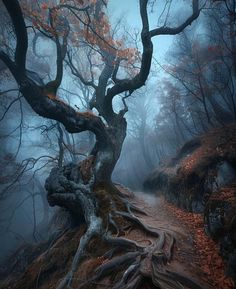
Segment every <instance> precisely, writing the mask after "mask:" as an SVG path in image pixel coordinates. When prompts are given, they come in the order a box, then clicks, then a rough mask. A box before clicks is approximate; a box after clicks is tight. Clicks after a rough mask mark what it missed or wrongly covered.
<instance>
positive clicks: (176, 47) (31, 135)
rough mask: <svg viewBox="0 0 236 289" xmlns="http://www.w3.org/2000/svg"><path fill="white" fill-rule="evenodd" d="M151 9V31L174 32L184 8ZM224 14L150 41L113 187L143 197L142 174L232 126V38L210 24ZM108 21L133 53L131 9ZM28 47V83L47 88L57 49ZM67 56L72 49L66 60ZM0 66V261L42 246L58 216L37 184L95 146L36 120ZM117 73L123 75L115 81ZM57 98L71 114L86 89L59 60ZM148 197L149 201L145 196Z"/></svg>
mask: <svg viewBox="0 0 236 289" xmlns="http://www.w3.org/2000/svg"><path fill="white" fill-rule="evenodd" d="M39 2H40V1H39ZM150 2H153V6H152V5H150V7H149V13H150V25H151V27H156V26H157V25H158V26H161V25H165V26H168V25H171V26H176V25H178V24H179V23H180V22H181V21H183V19H185V18H187V16H188V15H189V14H190V13H191V6H190V5H186V4H187V3H186V2H188V1H164V0H163V1H150ZM189 2H190V1H189ZM127 3H128V5H127ZM168 3H172V4H171V5H169V4H168ZM151 4H152V3H151ZM166 4H168V5H167V6H166ZM0 5H1V12H0V13H1V16H2V17H1V20H0V21H1V22H2V23H1V30H2V31H1V38H0V41H1V42H3V41H6V40H7V41H8V45H9V47H14V45H15V38H14V37H13V36H12V34H9V35H6V31H7V29H9V30H11V27H8V26H7V25H6V26H5V27H7V29H5V31H4V28H3V24H6V23H8V22H9V17H8V16H7V13H6V10H4V9H2V8H3V4H2V2H1V4H0ZM225 9H226V8H225V7H224V5H223V4H222V5H221V7H220V6H218V10H216V11H214V10H207V9H206V10H204V11H203V13H202V14H201V15H200V17H199V18H198V20H197V21H196V22H194V23H193V24H192V25H191V26H190V27H188V28H186V29H185V31H184V32H183V33H181V34H179V35H176V36H158V37H156V38H155V39H154V41H153V42H154V57H153V60H152V67H151V72H150V75H149V78H148V81H147V82H146V85H145V86H144V87H142V88H140V89H139V90H136V91H134V92H133V93H132V94H131V96H130V97H129V98H128V99H127V101H126V104H127V106H128V112H127V113H126V120H127V124H128V127H127V135H126V138H125V141H124V144H123V148H122V152H121V155H120V158H119V161H118V163H117V164H116V166H115V169H114V171H113V175H112V179H113V181H114V182H115V183H121V184H123V185H124V186H127V187H129V188H130V189H132V190H134V191H137V192H141V191H142V184H143V182H144V180H145V178H146V177H147V176H148V175H149V174H150V172H152V171H153V170H154V169H156V168H158V167H159V166H161V165H162V164H163V163H164V162H165V161H166V160H168V159H169V158H170V157H172V156H173V155H174V154H175V153H176V151H177V150H178V149H179V148H180V147H181V145H183V144H184V143H185V142H186V141H187V140H189V139H191V138H193V137H195V136H197V135H199V134H201V133H203V132H205V131H207V130H208V129H209V128H212V127H216V126H219V125H224V124H226V123H228V122H230V121H235V119H236V110H235V94H234V92H233V91H234V85H235V75H234V72H233V71H232V66H233V63H232V59H231V58H230V56H229V54H230V51H226V50H227V49H226V47H227V45H229V43H230V39H228V38H226V39H225V38H224V37H223V36H225V35H227V33H228V30H230V27H228V26H229V25H228V26H227V25H226V26H225V31H220V27H221V26H220V25H222V23H215V24H214V21H216V20H215V19H216V18H215V16H219V15H224V17H227V16H225ZM108 15H109V19H111V20H110V22H111V26H112V27H113V28H114V29H116V31H115V33H116V36H117V38H119V37H120V36H121V35H123V34H124V35H125V36H124V41H126V43H125V45H127V46H128V47H129V46H130V47H136V48H137V49H138V50H141V42H140V35H139V34H140V29H141V20H140V15H139V6H138V1H135V0H129V1H124V0H120V1H116V0H112V1H109V4H108ZM28 21H29V23H30V20H28ZM221 21H223V22H224V21H225V19H223V18H222V20H221ZM226 22H227V21H226ZM117 23H119V24H117ZM138 32H139V33H138ZM223 34H224V35H223ZM222 35H223V36H222ZM33 38H34V34H33V33H31V34H30V37H29V40H30V41H29V43H30V44H29V45H30V49H29V51H28V54H27V68H28V70H29V71H31V72H29V74H30V73H31V77H32V79H34V80H36V79H37V78H39V79H40V80H39V81H42V80H43V82H44V83H46V82H47V81H49V80H52V79H54V76H55V73H56V53H55V50H56V45H55V43H53V42H52V41H51V40H50V39H48V38H45V37H44V36H43V35H41V36H40V37H39V38H38V39H37V41H36V44H35V47H32V39H33ZM7 49H8V48H6V50H7ZM8 53H9V54H11V53H12V52H11V51H10V50H8ZM75 53H76V51H74V50H73V51H72V52H71V55H74V54H75ZM87 53H88V51H87V50H86V49H84V50H82V49H81V51H80V52H79V53H78V54H77V55H79V56H80V57H77V58H75V63H76V65H77V66H78V67H80V69H81V73H82V74H84V75H86V74H89V73H90V72H89V71H87V70H88V61H87V60H85V59H86V54H87ZM0 65H1V71H0V74H1V83H0V95H1V116H0V118H1V127H0V142H1V144H0V146H1V152H0V159H1V169H0V171H1V173H0V178H1V184H0V187H1V192H2V193H1V199H0V206H1V216H0V234H1V236H2V237H1V240H0V247H1V248H2V250H1V253H0V258H1V259H3V258H5V257H6V256H7V255H9V254H10V253H11V252H12V250H13V249H14V248H15V247H17V246H19V245H20V244H23V243H24V242H29V243H37V242H40V241H42V240H44V239H45V238H47V237H48V234H47V232H46V231H45V230H44V228H45V224H48V223H49V222H50V219H51V216H52V215H53V213H54V212H55V210H56V208H51V207H49V205H48V204H47V199H46V191H45V189H44V183H45V179H46V178H47V177H48V174H49V173H50V171H51V169H52V168H53V167H54V166H58V165H59V166H60V165H65V164H68V163H70V162H73V163H78V162H79V161H80V160H83V159H84V158H85V157H86V156H88V155H89V153H90V151H91V149H92V148H93V146H94V143H95V137H94V135H93V134H92V133H91V132H83V133H80V134H70V133H68V132H66V130H65V128H64V127H63V125H61V124H59V123H57V122H55V121H53V120H49V119H46V118H42V117H40V116H38V115H37V114H36V113H35V112H34V111H33V110H32V108H31V107H30V106H29V104H28V103H27V102H26V101H25V99H24V98H23V97H22V96H21V94H20V93H19V91H18V87H17V85H16V83H15V81H14V80H13V78H12V75H11V73H10V72H9V71H8V69H7V68H6V66H5V65H3V63H1V62H0ZM99 65H100V63H98V64H97V66H96V67H95V68H93V69H94V74H95V75H96V73H97V72H98V71H100V70H101V68H100V66H99ZM229 67H230V68H229ZM197 69H198V70H197ZM33 72H34V73H33ZM35 73H36V74H35ZM124 73H125V72H124V71H121V72H120V76H123V74H124ZM8 90H9V91H8ZM57 94H58V97H59V98H60V99H62V100H63V101H65V102H67V103H69V104H70V105H71V106H73V107H74V108H78V109H79V111H87V110H88V107H89V104H88V103H89V100H91V98H92V97H93V90H92V89H91V87H86V86H83V85H82V84H81V82H80V81H79V79H78V78H76V77H75V76H73V74H72V73H71V68H70V67H69V64H68V60H66V61H65V65H64V75H63V80H62V83H61V85H60V88H59V90H58V92H57ZM121 97H122V96H121ZM121 97H120V96H116V98H115V99H114V100H113V105H114V110H115V111H116V112H118V111H119V110H120V109H121V108H122V107H123V102H122V99H121ZM94 111H95V110H94ZM95 113H96V111H95ZM149 198H150V199H151V202H152V197H149Z"/></svg>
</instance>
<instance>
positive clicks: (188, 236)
mask: <svg viewBox="0 0 236 289" xmlns="http://www.w3.org/2000/svg"><path fill="white" fill-rule="evenodd" d="M132 199H133V201H132V203H133V204H134V205H135V206H137V207H139V208H141V209H143V210H145V212H146V213H147V215H142V214H140V213H138V212H135V215H136V216H138V217H139V218H140V219H141V220H142V221H143V222H144V223H145V224H146V225H148V226H149V227H153V228H158V229H161V230H163V231H165V232H169V233H171V234H172V235H173V236H174V237H175V240H176V242H175V246H174V249H173V250H174V251H173V258H172V260H171V262H169V263H168V264H167V266H166V269H167V270H170V271H174V272H177V273H179V274H181V275H184V276H187V277H188V278H190V279H192V280H193V281H195V282H196V283H198V284H199V285H200V286H202V288H204V289H210V288H215V289H233V288H235V287H234V285H233V282H232V281H231V279H229V278H226V277H225V275H224V269H223V268H224V265H223V261H222V258H221V257H220V256H219V254H218V250H217V246H216V244H215V243H214V242H213V241H212V240H211V239H210V238H208V237H207V236H206V235H205V233H204V228H203V226H202V224H203V222H199V220H200V219H202V217H201V215H199V214H193V213H188V212H185V211H183V210H181V209H179V208H177V207H175V206H174V205H172V204H169V203H167V202H166V201H165V200H164V198H163V197H156V196H154V195H147V194H144V193H140V192H138V193H135V194H134V196H133V198H132ZM189 215H191V216H189ZM189 220H190V221H189ZM191 220H195V221H191ZM126 237H127V238H129V239H131V240H135V241H137V242H139V243H141V244H143V245H144V244H145V245H150V242H151V241H152V237H151V238H150V236H149V235H147V234H145V233H143V231H141V230H139V229H133V230H131V231H129V232H128V233H127V235H126ZM147 270H148V269H147ZM145 289H148V288H146V287H145Z"/></svg>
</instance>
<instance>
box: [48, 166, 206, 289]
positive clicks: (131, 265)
mask: <svg viewBox="0 0 236 289" xmlns="http://www.w3.org/2000/svg"><path fill="white" fill-rule="evenodd" d="M46 185H47V186H46V187H47V190H48V199H49V202H50V203H51V204H53V205H59V206H64V207H66V208H68V209H69V210H70V211H71V212H72V213H73V214H74V215H75V216H78V215H83V217H84V220H85V222H86V225H87V230H86V232H85V234H84V236H82V238H81V239H80V241H79V246H78V249H77V251H76V253H75V256H74V258H73V261H72V264H71V266H70V269H69V271H68V272H67V274H66V275H65V277H64V278H63V279H62V280H61V281H60V283H59V285H58V286H57V289H64V288H74V287H73V280H74V277H73V276H74V274H75V272H76V271H77V269H78V266H79V264H80V262H81V260H82V258H83V257H85V255H84V253H85V250H86V248H87V245H88V244H89V242H90V241H91V239H92V238H93V237H94V236H97V237H98V240H101V242H105V243H106V244H107V245H108V247H109V250H108V251H107V252H106V253H105V254H103V256H101V257H102V259H103V260H105V263H103V264H101V265H100V266H98V267H97V268H96V269H95V271H94V273H93V275H92V276H91V277H89V278H88V280H87V281H85V282H83V283H82V284H80V285H79V287H77V288H80V289H81V288H96V286H97V285H98V284H99V283H97V285H96V282H97V281H102V282H104V281H103V279H104V278H107V276H110V275H111V274H112V273H113V272H114V271H117V272H120V273H122V272H123V274H122V275H121V276H120V278H119V280H116V279H115V281H114V283H115V284H114V283H113V285H111V286H110V287H109V288H111V287H112V288H113V289H134V288H137V289H138V288H140V287H141V286H142V284H143V282H144V279H147V278H148V279H149V280H151V281H152V283H153V286H155V287H157V288H159V289H183V288H192V289H201V288H202V287H201V286H200V285H198V284H196V283H195V282H194V281H193V280H192V279H191V278H189V277H187V276H183V275H181V274H179V273H178V272H171V271H170V270H169V268H168V263H169V262H171V259H172V256H173V248H174V244H175V237H174V236H173V235H172V234H171V233H170V232H169V231H165V230H164V229H155V228H152V227H149V226H148V225H146V224H145V223H144V222H143V221H142V220H141V219H140V218H139V217H137V216H136V215H135V213H134V212H137V213H140V214H143V215H147V214H146V212H145V211H143V210H142V209H141V208H138V207H136V206H134V205H132V203H131V202H130V201H129V200H128V199H127V196H122V194H120V195H119V199H120V201H121V202H122V204H123V205H122V207H123V208H125V209H126V211H118V210H117V207H118V206H116V203H115V199H113V201H111V202H110V203H111V210H110V213H109V216H108V217H107V218H105V219H102V218H101V217H99V216H98V205H97V200H96V194H95V193H94V192H93V179H91V181H90V182H89V183H88V184H87V185H84V184H78V183H77V180H73V179H72V180H71V179H68V177H65V172H64V171H62V170H59V169H57V170H55V169H54V170H53V171H52V173H51V175H50V177H49V179H48V180H47V184H46ZM119 207H120V204H119ZM79 210H80V213H79ZM120 219H123V220H124V222H123V224H128V225H126V227H127V226H128V227H130V228H131V229H132V228H133V227H136V228H139V229H140V230H142V231H144V232H145V233H146V236H147V240H145V241H149V243H150V245H142V243H140V242H138V241H134V240H130V239H128V238H126V237H124V236H120V234H121V232H124V231H123V230H124V226H123V227H122V226H120ZM117 220H118V221H117ZM110 227H111V228H112V229H115V234H113V233H112V232H111V231H110V229H109V228H110ZM148 235H149V236H150V239H149V238H148ZM91 286H93V287H91ZM94 286H95V287H94ZM98 286H99V285H98Z"/></svg>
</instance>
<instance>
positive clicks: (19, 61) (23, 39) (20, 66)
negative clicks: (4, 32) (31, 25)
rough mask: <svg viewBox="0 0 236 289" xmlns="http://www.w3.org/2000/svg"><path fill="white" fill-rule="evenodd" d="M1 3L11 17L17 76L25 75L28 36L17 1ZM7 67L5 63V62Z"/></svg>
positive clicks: (5, 0) (11, 0)
mask: <svg viewBox="0 0 236 289" xmlns="http://www.w3.org/2000/svg"><path fill="white" fill-rule="evenodd" d="M3 3H4V5H5V7H6V9H7V11H8V13H9V15H10V17H11V21H12V23H13V26H14V30H15V33H16V40H17V42H16V51H15V63H16V67H17V70H18V73H19V74H23V75H24V74H25V62H26V53H27V49H28V35H27V30H26V26H25V21H24V18H23V15H22V12H21V8H20V4H19V3H18V1H17V0H3ZM5 64H6V65H7V63H6V62H5Z"/></svg>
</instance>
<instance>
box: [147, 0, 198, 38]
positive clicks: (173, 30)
mask: <svg viewBox="0 0 236 289" xmlns="http://www.w3.org/2000/svg"><path fill="white" fill-rule="evenodd" d="M199 14H200V9H199V0H193V1H192V15H191V16H190V17H188V19H187V20H186V21H184V23H182V24H181V25H179V26H178V27H166V26H162V27H159V28H156V29H153V30H151V31H150V35H151V37H154V36H157V35H176V34H179V33H180V32H182V31H183V30H184V29H185V28H186V27H187V26H188V25H191V24H192V22H193V21H194V20H196V19H197V18H198V16H199Z"/></svg>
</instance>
